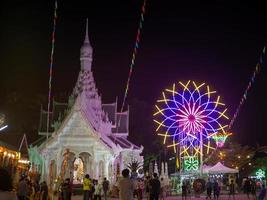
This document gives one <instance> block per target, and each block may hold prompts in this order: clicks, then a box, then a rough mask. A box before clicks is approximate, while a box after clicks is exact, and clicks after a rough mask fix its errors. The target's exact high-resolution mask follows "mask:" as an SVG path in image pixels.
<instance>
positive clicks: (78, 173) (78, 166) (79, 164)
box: [73, 158, 84, 184]
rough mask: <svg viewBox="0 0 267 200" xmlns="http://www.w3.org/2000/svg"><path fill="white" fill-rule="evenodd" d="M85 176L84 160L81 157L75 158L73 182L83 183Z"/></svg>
mask: <svg viewBox="0 0 267 200" xmlns="http://www.w3.org/2000/svg"><path fill="white" fill-rule="evenodd" d="M83 177H84V162H83V160H82V159H81V158H75V160H74V162H73V184H81V183H82V180H83Z"/></svg>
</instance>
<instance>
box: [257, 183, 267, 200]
mask: <svg viewBox="0 0 267 200" xmlns="http://www.w3.org/2000/svg"><path fill="white" fill-rule="evenodd" d="M265 198H266V188H265V185H264V184H263V185H262V187H261V190H260V193H259V196H258V199H259V200H264V199H265Z"/></svg>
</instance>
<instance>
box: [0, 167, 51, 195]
mask: <svg viewBox="0 0 267 200" xmlns="http://www.w3.org/2000/svg"><path fill="white" fill-rule="evenodd" d="M0 180H1V181H0V199H1V200H2V199H3V200H47V199H48V186H47V184H46V182H45V181H43V182H42V183H40V184H39V182H38V181H35V182H32V181H30V179H29V178H28V177H27V176H21V178H20V179H19V182H18V184H17V185H16V191H15V190H14V187H13V184H12V179H11V176H10V174H9V173H8V171H7V170H5V169H0Z"/></svg>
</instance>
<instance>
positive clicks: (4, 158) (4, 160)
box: [0, 141, 20, 175]
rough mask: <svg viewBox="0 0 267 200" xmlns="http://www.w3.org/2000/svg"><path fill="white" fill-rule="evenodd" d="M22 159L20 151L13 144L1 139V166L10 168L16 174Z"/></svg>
mask: <svg viewBox="0 0 267 200" xmlns="http://www.w3.org/2000/svg"><path fill="white" fill-rule="evenodd" d="M19 159H20V152H19V151H18V150H17V149H16V148H15V147H13V146H11V145H9V144H6V143H5V142H3V141H0V167H1V168H6V169H8V170H9V172H10V174H12V175H14V173H15V169H16V167H17V165H18V160H19Z"/></svg>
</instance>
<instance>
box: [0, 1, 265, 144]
mask: <svg viewBox="0 0 267 200" xmlns="http://www.w3.org/2000/svg"><path fill="white" fill-rule="evenodd" d="M178 2H180V1H178ZM178 2H177V1H169V0H166V1H155V0H153V1H152V0H147V7H146V15H145V22H144V28H143V34H142V37H141V43H140V48H139V51H138V55H137V58H136V64H135V66H134V71H133V76H132V80H131V83H130V91H129V97H128V99H127V103H128V104H130V109H131V110H132V112H131V111H130V113H131V114H130V117H131V122H132V124H131V125H130V138H132V139H131V140H132V141H133V142H136V143H138V144H144V141H145V140H144V138H146V137H147V135H149V136H150V138H151V139H153V138H155V137H157V136H156V135H152V134H154V133H153V128H154V124H153V122H152V113H153V109H154V108H153V106H154V104H155V101H156V100H157V99H158V98H159V97H160V94H161V91H162V90H163V89H165V88H167V87H169V86H171V85H172V84H173V83H174V82H178V81H180V80H181V81H186V80H189V79H190V80H195V81H196V82H206V83H207V84H209V85H211V86H212V87H213V88H214V89H216V90H217V92H218V93H219V94H220V95H221V96H222V97H223V102H224V103H225V104H226V105H227V107H228V108H229V113H228V115H229V116H233V114H234V111H235V109H236V108H237V106H238V104H239V101H240V99H241V96H242V94H243V92H244V90H245V88H246V87H247V84H248V81H249V80H250V77H251V76H252V73H253V71H254V69H255V65H256V63H257V62H258V60H259V55H260V52H261V51H262V49H263V47H264V45H266V38H267V12H266V7H265V6H264V5H263V4H260V3H259V2H253V3H252V2H251V3H245V2H243V1H240V2H236V3H233V2H231V3H229V4H226V3H225V2H224V1H212V2H210V3H204V2H203V1H201V2H198V3H196V2H190V3H189V4H185V3H178ZM89 3H90V4H89ZM141 5H142V1H140V0H127V1H59V3H58V24H57V30H56V44H55V45H56V46H55V64H54V73H53V82H52V87H53V88H52V89H53V96H54V97H55V99H64V98H66V97H67V96H68V95H69V94H71V92H72V89H73V87H74V85H75V82H76V80H77V76H78V72H79V70H80V64H79V54H80V47H81V45H82V42H83V40H84V34H85V21H86V18H87V17H88V20H89V37H90V41H91V44H92V46H93V48H94V56H93V59H94V60H93V66H92V69H93V72H94V77H95V80H96V85H97V87H98V89H99V92H100V93H101V95H102V99H103V102H104V103H109V102H113V101H115V99H116V96H118V98H119V104H121V103H122V98H123V93H124V89H125V86H126V80H127V77H128V71H129V64H130V61H131V54H132V51H133V46H134V43H135V37H136V32H137V28H138V24H139V17H140V9H141ZM0 9H1V11H0V27H1V30H0V35H1V36H0V74H1V82H0V83H1V84H0V94H1V98H0V112H3V113H5V115H6V118H7V123H8V124H9V128H8V129H6V130H5V131H4V132H1V133H0V135H1V136H0V139H2V140H4V141H6V142H10V143H12V144H15V145H17V144H18V142H17V141H19V139H21V136H22V134H23V133H27V136H28V140H29V141H30V142H32V141H34V140H35V139H36V138H38V135H37V129H38V125H39V115H40V105H41V104H43V105H44V106H47V95H48V71H49V57H50V51H51V31H52V20H53V9H54V5H53V1H32V2H30V1H23V2H20V1H16V0H15V1H5V2H3V3H2V5H1V8H0ZM264 62H265V63H266V62H267V60H266V57H265V58H264ZM266 75H267V70H266V65H264V66H263V68H262V70H261V72H260V74H259V75H258V76H257V79H256V81H255V83H254V85H253V87H252V89H251V90H250V92H249V94H248V99H247V101H246V102H245V104H244V105H243V107H242V109H241V112H240V115H239V116H238V118H237V120H236V121H235V124H234V126H233V129H232V131H233V133H234V136H233V137H232V140H233V141H236V142H239V143H241V144H249V145H251V146H256V144H260V145H267V131H266V124H267V123H266V122H267V121H266V117H265V113H266V112H267V106H266V100H265V99H264V97H265V96H266V95H265V94H266V91H267V90H266V87H267V80H266V78H265V77H266ZM135 139H136V141H135ZM14 141H16V142H14ZM144 146H146V145H144Z"/></svg>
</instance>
